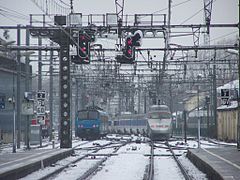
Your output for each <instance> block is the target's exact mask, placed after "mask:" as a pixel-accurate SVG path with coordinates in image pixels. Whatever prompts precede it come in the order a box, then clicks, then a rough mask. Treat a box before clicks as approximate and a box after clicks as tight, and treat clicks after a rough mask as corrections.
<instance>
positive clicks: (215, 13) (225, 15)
mask: <svg viewBox="0 0 240 180" xmlns="http://www.w3.org/2000/svg"><path fill="white" fill-rule="evenodd" d="M56 1H58V2H59V0H56ZM62 1H64V2H66V3H69V2H70V1H69V0H62ZM73 3H74V10H75V12H81V13H82V14H84V15H88V14H106V13H111V12H112V13H114V12H115V1H114V0H73ZM181 3H182V4H181ZM177 4H180V5H178V6H176V5H177ZM4 7H5V8H9V9H11V10H14V11H16V12H19V13H21V14H24V15H26V18H27V19H25V20H24V19H17V18H14V17H8V18H7V17H5V16H3V15H1V14H2V13H1V11H0V13H1V14H0V24H1V25H17V24H23V25H27V24H29V14H31V13H32V14H37V13H40V14H42V11H41V10H40V9H39V8H38V7H37V6H36V5H35V4H34V3H33V2H32V1H31V0H0V9H4ZM167 7H168V0H125V8H124V14H139V13H148V14H150V13H154V12H158V13H160V14H163V13H165V14H167V12H168V11H167ZM163 9H165V10H163ZM201 9H203V0H172V16H171V23H172V24H182V23H184V24H202V23H204V11H203V10H202V11H201ZM199 11H200V12H199ZM197 12H199V13H197ZM196 13H197V14H196ZM194 14H196V15H195V16H193V15H194ZM192 16H193V17H192ZM190 17H192V18H190ZM238 17H239V12H238V0H214V3H213V10H212V22H211V23H238V22H239V18H238ZM189 18H190V19H189ZM189 30H191V29H189ZM237 33H238V29H237V28H215V29H213V28H212V29H211V39H216V38H217V39H216V41H218V40H221V38H229V37H233V36H234V35H236V34H237ZM227 34H231V35H229V36H226V35H227ZM15 35H16V32H15V33H14V34H13V35H12V37H13V38H12V39H14V36H15ZM225 36H226V37H225ZM22 40H24V38H22ZM155 41H157V42H156V43H152V42H151V41H150V42H149V43H148V40H145V42H146V43H145V47H148V46H149V45H153V44H154V46H155V47H156V46H158V45H159V46H160V44H159V41H158V40H155ZM216 41H212V42H211V44H213V43H215V42H216ZM171 42H172V43H176V44H181V45H193V40H192V37H191V36H189V37H184V38H174V39H172V40H171ZM200 42H203V36H201V37H200ZM148 44H149V45H148ZM161 45H162V43H161ZM108 46H112V42H108Z"/></svg>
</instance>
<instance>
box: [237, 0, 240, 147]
mask: <svg viewBox="0 0 240 180" xmlns="http://www.w3.org/2000/svg"><path fill="white" fill-rule="evenodd" d="M239 11H240V1H238V12H239ZM238 31H239V33H240V28H239V26H238ZM239 43H240V39H239V37H238V96H237V97H238V124H237V149H238V150H240V60H239V54H240V46H239Z"/></svg>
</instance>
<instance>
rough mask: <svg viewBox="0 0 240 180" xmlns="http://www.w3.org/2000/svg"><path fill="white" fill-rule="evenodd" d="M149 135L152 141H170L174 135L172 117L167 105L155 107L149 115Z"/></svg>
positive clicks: (150, 110) (152, 107) (151, 108)
mask: <svg viewBox="0 0 240 180" xmlns="http://www.w3.org/2000/svg"><path fill="white" fill-rule="evenodd" d="M147 134H148V136H149V137H150V138H151V139H168V138H169V137H170V136H171V134H172V116H171V112H170V110H169V107H168V106H166V105H153V106H151V107H150V109H149V112H148V113H147Z"/></svg>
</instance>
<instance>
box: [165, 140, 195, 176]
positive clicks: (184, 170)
mask: <svg viewBox="0 0 240 180" xmlns="http://www.w3.org/2000/svg"><path fill="white" fill-rule="evenodd" d="M166 145H167V146H168V148H169V150H170V152H171V153H172V156H173V158H174V160H175V162H176V163H177V165H178V167H179V169H180V170H181V172H182V175H183V176H184V178H185V179H186V180H192V178H191V176H190V175H189V174H188V172H187V170H186V169H185V167H184V166H183V165H182V163H181V162H180V161H179V160H178V158H177V156H176V155H175V153H174V151H173V149H172V147H171V146H170V144H169V143H168V142H166Z"/></svg>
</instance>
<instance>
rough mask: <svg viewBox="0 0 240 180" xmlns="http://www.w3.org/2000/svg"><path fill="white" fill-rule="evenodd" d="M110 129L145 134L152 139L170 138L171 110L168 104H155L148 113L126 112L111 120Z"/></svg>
mask: <svg viewBox="0 0 240 180" xmlns="http://www.w3.org/2000/svg"><path fill="white" fill-rule="evenodd" d="M110 130H111V131H112V132H116V133H124V134H145V135H148V136H149V137H150V138H151V139H165V138H169V137H170V136H171V133H172V117H171V112H170V110H169V108H168V106H166V105H153V106H151V107H150V109H149V112H148V113H146V114H131V113H124V114H121V115H120V116H118V117H116V118H115V119H114V120H113V121H111V126H110Z"/></svg>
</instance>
